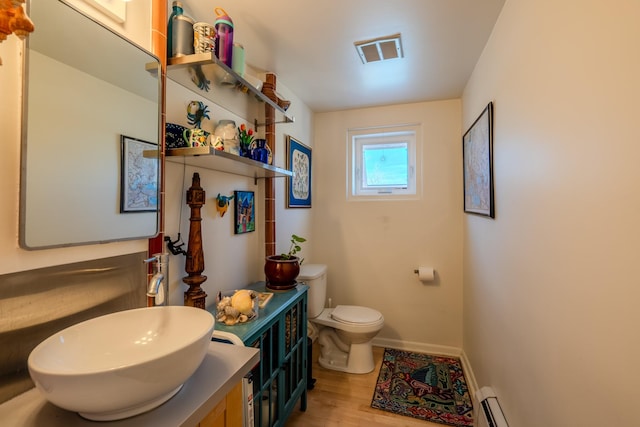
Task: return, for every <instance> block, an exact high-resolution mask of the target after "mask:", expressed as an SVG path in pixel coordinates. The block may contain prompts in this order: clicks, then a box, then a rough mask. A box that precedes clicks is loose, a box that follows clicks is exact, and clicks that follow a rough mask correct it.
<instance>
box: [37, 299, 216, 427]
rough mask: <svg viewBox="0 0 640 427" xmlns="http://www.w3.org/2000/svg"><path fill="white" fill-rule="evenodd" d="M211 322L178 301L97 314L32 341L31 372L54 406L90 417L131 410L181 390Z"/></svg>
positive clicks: (145, 407)
mask: <svg viewBox="0 0 640 427" xmlns="http://www.w3.org/2000/svg"><path fill="white" fill-rule="evenodd" d="M214 325H215V319H214V317H213V315H212V314H211V313H209V312H208V311H206V310H202V309H199V308H193V307H182V306H167V307H151V308H139V309H133V310H126V311H121V312H117V313H112V314H108V315H106V316H101V317H96V318H95V319H90V320H87V321H85V322H82V323H78V324H76V325H74V326H71V327H69V328H67V329H64V330H62V331H60V332H57V333H55V334H53V335H52V336H50V337H49V338H47V339H46V340H44V341H43V342H41V343H40V344H38V346H37V347H36V348H35V349H33V351H32V352H31V354H30V355H29V360H28V365H29V373H30V374H31V378H32V379H33V381H34V382H35V384H36V387H37V389H38V390H39V391H40V392H41V393H42V394H43V395H44V397H45V398H46V399H47V400H49V401H50V402H51V403H53V404H54V405H56V406H59V407H61V408H64V409H67V410H70V411H75V412H78V413H79V414H80V415H81V416H82V417H84V418H87V419H90V420H95V421H110V420H117V419H122V418H127V417H131V416H133V415H137V414H140V413H142V412H146V411H149V410H151V409H153V408H155V407H157V406H160V405H161V404H163V403H164V402H166V401H167V400H169V399H170V398H171V397H172V396H173V395H175V394H176V393H177V392H178V391H180V388H181V387H182V384H183V383H184V382H185V381H186V380H187V379H188V378H189V377H190V376H191V375H192V374H193V373H194V372H195V370H196V369H197V368H198V366H200V364H201V363H202V360H203V359H204V356H205V354H206V352H207V349H208V348H209V344H210V342H211V334H212V332H213V329H214Z"/></svg>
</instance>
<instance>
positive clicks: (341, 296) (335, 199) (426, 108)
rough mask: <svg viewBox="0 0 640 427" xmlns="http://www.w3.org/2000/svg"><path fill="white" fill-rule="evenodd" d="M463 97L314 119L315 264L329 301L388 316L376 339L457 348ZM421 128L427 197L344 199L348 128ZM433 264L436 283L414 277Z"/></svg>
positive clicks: (459, 332)
mask: <svg viewBox="0 0 640 427" xmlns="http://www.w3.org/2000/svg"><path fill="white" fill-rule="evenodd" d="M460 115H461V103H460V101H459V100H452V101H441V102H425V103H415V104H405V105H395V106H388V107H378V108H366V109H358V110H350V111H338V112H332V113H322V114H317V115H316V123H315V147H314V152H313V161H314V174H315V175H314V178H313V179H314V188H313V189H314V191H315V194H316V197H315V198H314V209H313V211H314V212H313V218H312V222H313V227H314V231H315V232H314V242H313V245H314V255H315V256H314V258H313V259H311V258H309V259H308V261H307V262H313V263H325V264H327V265H328V267H329V273H328V296H329V297H331V298H332V301H333V305H337V304H356V305H364V306H369V307H372V308H375V309H377V310H379V311H380V312H382V314H383V315H384V317H385V326H384V329H383V330H382V331H381V332H380V334H379V336H378V342H393V343H394V344H395V345H396V346H410V347H414V348H425V347H430V348H439V347H441V349H442V350H444V351H449V350H453V351H454V352H455V349H456V348H457V349H459V348H461V347H462V227H461V222H462V213H461V200H462V177H461V174H462V171H461V148H460V145H461V142H460V138H461V132H460V117H461V116H460ZM404 123H420V124H421V126H422V134H423V136H424V140H423V141H419V143H421V144H422V161H423V197H422V198H421V199H420V200H417V201H375V202H374V201H368V202H360V201H349V202H347V201H346V186H347V185H346V167H347V159H346V153H347V145H346V144H347V130H348V129H349V128H359V127H368V126H381V125H396V124H404ZM422 265H426V266H433V267H434V268H435V269H436V271H437V281H435V282H433V283H430V284H426V285H425V284H423V283H421V282H420V281H419V280H418V279H417V276H416V275H415V274H414V273H413V270H414V269H416V268H417V267H419V266H422Z"/></svg>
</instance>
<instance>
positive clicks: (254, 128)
mask: <svg viewBox="0 0 640 427" xmlns="http://www.w3.org/2000/svg"><path fill="white" fill-rule="evenodd" d="M280 123H293V120H281V121H279V122H273V124H274V125H277V124H280ZM268 124H271V123H258V119H253V130H254V131H255V132H258V129H260V127H261V126H266V125H268Z"/></svg>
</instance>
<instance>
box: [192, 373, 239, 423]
mask: <svg viewBox="0 0 640 427" xmlns="http://www.w3.org/2000/svg"><path fill="white" fill-rule="evenodd" d="M242 405H243V398H242V382H239V383H238V384H237V385H236V386H235V387H234V388H233V390H231V391H230V392H229V393H228V394H227V395H226V396H225V398H224V399H222V400H221V401H220V403H218V404H217V405H216V406H215V408H213V409H212V410H211V412H209V413H208V414H207V416H206V417H204V418H203V419H202V421H200V423H199V424H198V427H243V424H242V414H243V413H244V409H243V406H242Z"/></svg>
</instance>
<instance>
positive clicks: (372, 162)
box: [362, 143, 409, 188]
mask: <svg viewBox="0 0 640 427" xmlns="http://www.w3.org/2000/svg"><path fill="white" fill-rule="evenodd" d="M362 155H363V159H364V168H363V174H364V176H363V179H362V182H363V184H364V187H365V188H372V187H377V188H380V187H405V188H406V187H407V184H408V180H409V173H408V172H409V171H408V158H409V153H408V147H407V143H397V144H383V145H381V144H372V145H366V144H365V145H363V146H362Z"/></svg>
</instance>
